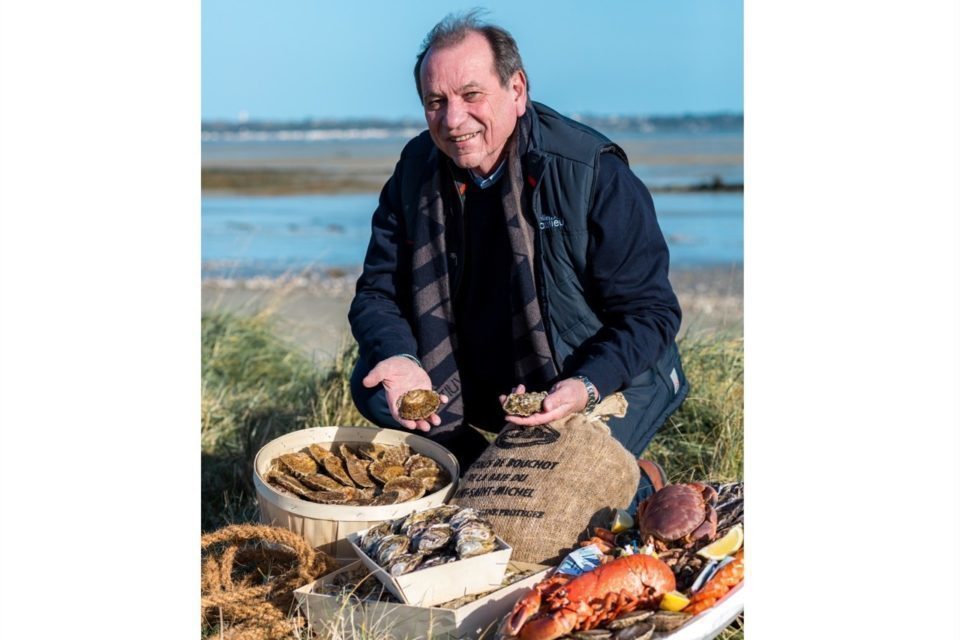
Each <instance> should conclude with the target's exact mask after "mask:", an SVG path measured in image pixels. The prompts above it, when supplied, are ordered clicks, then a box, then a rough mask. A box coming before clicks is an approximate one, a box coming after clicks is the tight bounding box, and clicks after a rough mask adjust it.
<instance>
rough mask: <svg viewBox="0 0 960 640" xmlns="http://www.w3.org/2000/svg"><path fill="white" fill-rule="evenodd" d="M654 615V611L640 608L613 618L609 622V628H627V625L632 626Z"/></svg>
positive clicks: (615, 629)
mask: <svg viewBox="0 0 960 640" xmlns="http://www.w3.org/2000/svg"><path fill="white" fill-rule="evenodd" d="M652 615H653V611H651V610H649V609H640V610H638V611H631V612H630V613H625V614H623V615H622V616H620V617H619V618H617V619H616V620H611V621H610V622H608V623H607V629H612V630H614V631H618V630H620V629H626V628H627V627H632V626H633V625H635V624H638V623H640V622H643V621H644V620H646V619H647V618H649V617H650V616H652Z"/></svg>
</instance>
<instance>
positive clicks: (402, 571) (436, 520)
mask: <svg viewBox="0 0 960 640" xmlns="http://www.w3.org/2000/svg"><path fill="white" fill-rule="evenodd" d="M348 540H349V542H350V544H351V545H352V546H353V548H354V552H355V553H356V555H357V557H358V558H359V559H360V562H362V563H363V565H364V566H366V568H367V569H368V570H369V571H370V572H372V573H373V574H374V575H375V576H376V578H377V579H378V580H380V582H382V583H383V584H384V586H386V588H387V589H388V590H389V591H390V592H391V593H392V594H393V595H394V596H395V597H396V598H398V599H399V600H400V601H401V602H403V603H404V604H410V605H416V606H421V607H429V606H431V605H435V604H437V603H440V602H446V601H448V600H452V599H454V598H460V597H464V596H469V595H473V594H476V593H482V592H485V591H490V590H493V589H497V588H499V587H500V585H501V584H502V582H503V579H504V575H505V573H506V569H507V565H508V564H509V562H510V553H511V549H510V546H509V545H508V544H507V543H505V542H504V541H503V540H502V539H501V538H499V537H498V536H497V535H496V534H495V533H494V531H493V527H492V526H491V525H490V523H489V522H487V521H486V520H483V519H482V518H481V517H480V516H479V515H478V514H477V512H476V511H474V510H473V509H464V508H460V507H458V506H456V505H439V506H436V507H432V508H430V509H427V510H424V511H415V512H413V513H411V514H409V515H407V516H405V517H403V518H397V519H394V520H390V521H386V522H383V523H380V524H378V525H375V526H373V527H371V528H370V529H367V530H366V531H362V532H357V533H354V534H351V535H350V536H349V537H348Z"/></svg>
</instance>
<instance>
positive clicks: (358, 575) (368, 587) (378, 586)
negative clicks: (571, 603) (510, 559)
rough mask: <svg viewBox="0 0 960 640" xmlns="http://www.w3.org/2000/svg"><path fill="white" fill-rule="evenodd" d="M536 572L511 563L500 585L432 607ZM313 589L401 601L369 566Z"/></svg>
mask: <svg viewBox="0 0 960 640" xmlns="http://www.w3.org/2000/svg"><path fill="white" fill-rule="evenodd" d="M534 573H535V572H534V570H533V569H519V568H517V567H514V566H513V565H508V566H507V571H506V573H505V574H504V576H503V581H502V582H501V583H500V586H499V587H497V588H495V589H491V590H490V591H485V592H483V593H475V594H473V595H469V596H461V597H459V598H456V599H455V600H450V601H449V602H442V603H440V604H435V605H431V606H432V607H434V608H437V609H459V608H460V607H462V606H463V605H465V604H469V603H471V602H474V601H476V600H479V599H480V598H483V597H485V596H488V595H490V594H491V593H494V592H496V591H499V590H500V589H503V588H504V587H509V586H510V585H511V584H513V583H515V582H520V581H521V580H523V579H524V578H527V577H529V576H531V575H533V574H534ZM313 592H314V593H320V594H323V595H328V596H335V597H337V598H340V599H341V600H349V599H353V600H366V601H368V602H393V603H400V602H401V601H400V600H399V599H398V598H397V597H396V596H395V595H393V594H392V593H390V592H389V591H388V590H387V589H386V588H384V586H383V584H382V583H381V582H379V581H378V580H371V579H370V573H369V571H367V569H366V568H364V567H357V568H355V569H351V570H349V571H343V572H341V573H338V574H337V575H336V576H334V577H333V578H330V579H328V580H325V581H322V580H320V581H317V584H316V586H314V588H313Z"/></svg>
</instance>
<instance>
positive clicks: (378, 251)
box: [349, 13, 688, 493]
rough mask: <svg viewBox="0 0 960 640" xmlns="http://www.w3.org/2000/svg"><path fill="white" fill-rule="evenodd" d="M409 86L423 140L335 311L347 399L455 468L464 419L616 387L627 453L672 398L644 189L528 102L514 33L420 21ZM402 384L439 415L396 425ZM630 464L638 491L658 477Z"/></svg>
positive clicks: (464, 456) (672, 405) (559, 406)
mask: <svg viewBox="0 0 960 640" xmlns="http://www.w3.org/2000/svg"><path fill="white" fill-rule="evenodd" d="M414 76H415V80H416V85H417V91H418V94H419V96H420V98H421V101H422V103H423V107H424V114H425V116H426V121H427V126H428V129H429V131H428V132H424V133H423V134H421V135H420V136H418V137H417V138H415V139H413V140H412V141H410V142H409V143H408V144H407V146H406V147H405V148H404V150H403V152H402V154H401V157H400V160H399V162H398V163H397V166H396V169H395V171H394V174H393V176H392V177H391V178H390V180H389V181H388V182H387V184H386V186H384V188H383V191H382V192H381V194H380V203H379V206H378V208H377V210H376V212H375V213H374V215H373V235H372V238H371V241H370V245H369V248H368V250H367V256H366V260H365V262H364V268H363V273H362V275H361V276H360V279H359V281H358V282H357V293H356V297H355V298H354V300H353V304H352V305H351V308H350V313H349V319H350V324H351V327H352V329H353V334H354V336H355V337H356V339H357V341H358V343H359V345H360V359H359V361H358V363H357V366H356V369H355V371H354V375H353V378H352V380H351V390H352V393H353V397H354V401H355V403H356V404H357V407H358V408H359V410H360V412H361V413H362V414H363V415H364V416H366V417H367V418H368V419H369V420H371V421H372V422H374V423H376V424H378V425H380V426H383V427H392V428H407V429H417V430H420V431H423V432H425V433H424V435H426V437H429V438H431V439H433V440H435V441H437V442H439V443H440V444H443V445H444V446H446V447H447V448H448V449H450V450H451V451H452V452H453V453H454V454H455V455H456V456H457V458H458V460H459V461H460V464H461V468H462V469H464V470H465V469H466V468H467V467H468V466H469V464H470V463H471V462H472V461H473V460H475V459H476V458H477V456H479V454H480V453H481V452H482V451H483V449H484V448H485V447H486V439H485V438H484V437H483V436H482V435H480V433H479V432H478V431H476V430H475V429H473V428H471V425H472V426H474V427H479V428H482V429H484V430H488V431H499V430H500V429H501V428H502V427H503V426H504V423H505V422H511V423H514V424H516V425H524V426H530V425H538V424H544V423H547V422H550V421H553V420H557V419H559V418H562V417H564V416H567V415H569V414H571V413H574V412H579V411H585V410H587V411H589V410H590V409H592V408H593V407H594V406H595V405H596V403H597V401H598V400H599V399H600V398H602V397H604V396H607V395H609V394H611V393H614V392H616V391H622V392H623V393H624V395H625V396H626V398H627V401H628V402H629V409H628V413H627V415H626V416H625V417H624V418H622V419H611V420H610V423H609V424H610V427H611V431H612V433H613V435H614V436H615V437H616V438H617V439H618V440H619V441H620V442H621V443H622V444H623V445H624V446H625V447H627V449H629V450H630V451H632V452H633V453H634V455H637V456H639V455H640V453H641V452H642V451H643V449H644V448H646V446H647V444H648V443H649V442H650V439H651V438H652V437H653V435H654V433H655V432H656V430H657V428H659V426H660V425H661V424H663V422H664V421H665V420H666V418H667V416H669V415H670V413H672V412H673V411H675V410H676V409H677V407H679V406H680V403H681V402H682V401H683V399H684V397H685V396H686V393H687V388H688V386H687V382H686V379H685V377H684V375H683V370H682V368H681V366H680V360H679V354H678V352H677V348H676V344H675V342H674V338H675V336H676V334H677V331H678V329H679V326H680V307H679V304H678V303H677V299H676V296H675V295H674V293H673V290H672V288H671V286H670V283H669V282H668V280H667V270H668V263H669V256H668V251H667V246H666V243H665V242H664V239H663V234H662V233H661V231H660V228H659V226H658V224H657V220H656V215H655V213H654V208H653V202H652V200H651V198H650V194H649V193H648V191H647V189H646V188H645V187H644V185H643V184H642V183H641V182H640V181H639V180H638V179H637V178H636V176H635V175H634V174H633V173H632V171H631V170H630V167H629V165H628V164H627V159H626V156H625V154H624V153H623V151H622V150H621V149H620V148H619V147H618V146H616V145H615V144H613V143H612V142H610V141H609V140H608V139H607V138H605V137H604V136H602V135H601V134H599V133H597V132H596V131H593V130H592V129H590V128H588V127H586V126H583V125H580V124H578V123H576V122H574V121H572V120H569V119H567V118H564V117H563V116H561V115H559V114H558V113H556V112H554V111H552V110H551V109H549V108H548V107H546V106H544V105H541V104H537V103H533V102H531V101H529V99H528V95H527V92H528V88H529V84H528V80H527V75H526V71H525V70H524V68H523V62H522V60H521V58H520V54H519V51H518V50H517V45H516V43H515V42H514V40H513V38H512V37H511V36H510V34H509V33H507V32H506V31H505V30H503V29H501V28H499V27H495V26H491V25H485V24H483V23H481V22H479V21H478V20H477V18H476V16H475V15H474V14H472V13H471V14H467V15H466V16H463V17H456V16H448V17H447V18H445V19H444V20H443V21H441V22H440V23H439V24H438V25H437V26H436V27H434V29H433V30H432V31H431V32H430V34H429V35H428V36H427V38H426V39H425V40H424V44H423V46H422V49H421V51H420V54H419V55H418V57H417V62H416V65H415V68H414ZM418 388H434V389H436V390H437V391H438V392H440V394H441V401H442V403H443V404H442V405H441V408H440V409H439V410H438V413H436V414H434V415H431V416H429V417H428V418H427V419H424V420H417V421H412V420H403V419H400V417H399V416H398V414H397V400H398V399H399V397H400V396H401V395H402V394H403V393H405V392H406V391H409V390H411V389H418ZM527 389H529V390H531V391H540V390H549V395H548V396H547V397H546V399H545V400H544V403H543V410H542V411H541V412H540V413H538V414H535V415H533V416H530V417H529V418H518V417H505V416H504V413H503V410H502V408H501V406H500V403H501V402H502V400H503V398H504V396H505V394H507V393H509V392H510V391H512V390H516V391H521V392H522V391H524V390H527ZM641 468H643V469H644V471H645V476H644V481H645V483H646V485H647V487H646V491H643V492H644V493H648V492H649V485H651V484H652V485H656V484H657V483H658V482H662V481H663V478H662V470H660V469H659V468H658V467H656V466H655V465H650V464H644V463H641ZM657 476H660V477H657Z"/></svg>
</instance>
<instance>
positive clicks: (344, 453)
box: [340, 444, 377, 488]
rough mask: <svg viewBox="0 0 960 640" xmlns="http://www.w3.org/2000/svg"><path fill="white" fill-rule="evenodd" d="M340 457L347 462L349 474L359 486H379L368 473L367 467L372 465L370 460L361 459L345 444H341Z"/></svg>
mask: <svg viewBox="0 0 960 640" xmlns="http://www.w3.org/2000/svg"><path fill="white" fill-rule="evenodd" d="M340 457H342V458H343V459H344V461H345V462H346V463H347V474H348V475H349V476H350V478H351V479H352V480H353V481H354V482H355V483H356V484H357V485H358V486H361V487H368V488H370V487H375V486H377V483H375V482H374V481H373V480H371V479H370V476H369V475H367V467H369V466H370V461H369V460H361V459H360V458H358V457H357V454H355V453H354V452H353V450H352V449H351V448H350V447H348V446H347V445H345V444H342V445H340Z"/></svg>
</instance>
